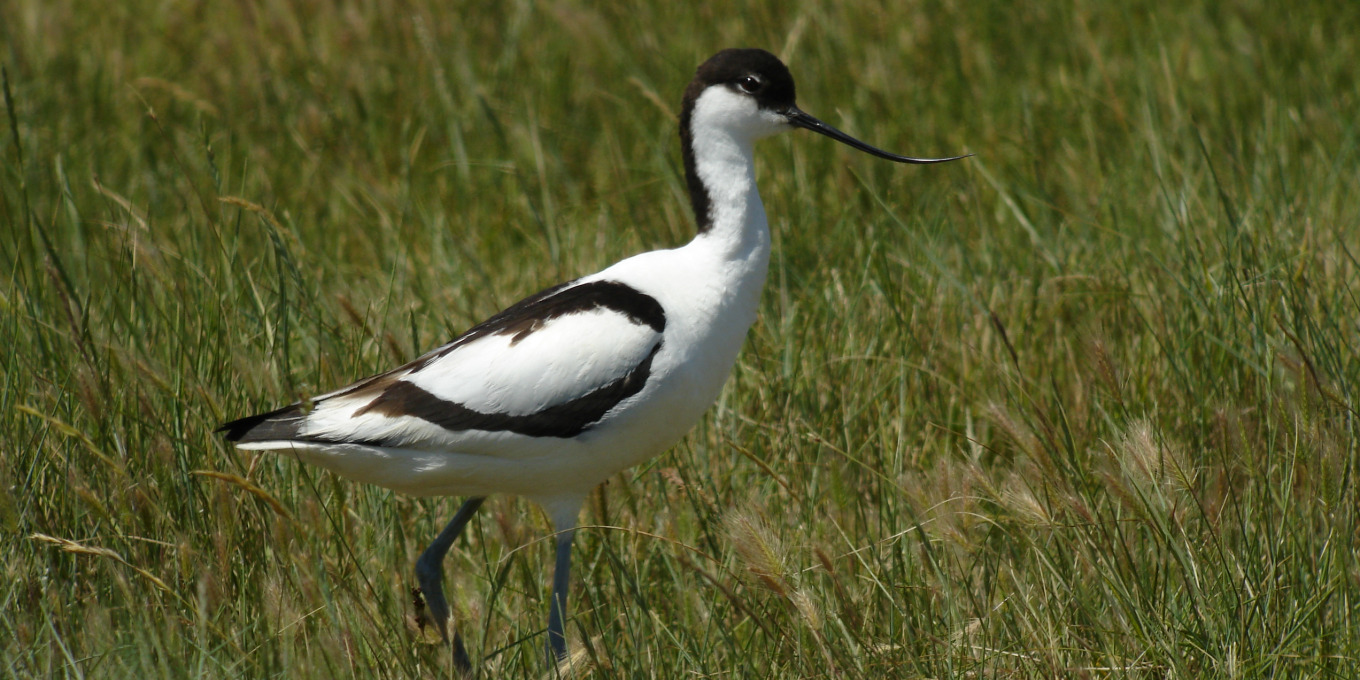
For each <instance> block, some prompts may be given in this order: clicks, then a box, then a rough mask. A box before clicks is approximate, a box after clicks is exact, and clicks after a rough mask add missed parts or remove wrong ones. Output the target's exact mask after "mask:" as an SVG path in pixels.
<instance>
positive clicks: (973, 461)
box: [0, 0, 1360, 680]
mask: <svg viewBox="0 0 1360 680" xmlns="http://www.w3.org/2000/svg"><path fill="white" fill-rule="evenodd" d="M729 46H760V47H765V48H767V49H770V50H771V51H773V52H775V53H776V54H779V55H780V56H781V57H783V58H784V60H785V61H786V62H787V63H788V64H789V65H790V68H791V70H792V71H793V74H794V77H795V78H796V79H797V82H798V86H799V103H800V105H801V106H802V108H804V109H805V110H807V111H808V112H809V113H811V114H813V115H815V116H818V117H820V118H822V119H823V120H825V121H827V122H828V123H830V124H832V125H835V126H836V127H839V128H841V129H843V130H845V131H847V132H849V133H851V134H853V135H855V136H856V137H859V138H861V139H864V140H865V141H867V142H869V143H871V144H874V145H877V146H880V147H883V148H885V149H888V150H891V151H895V152H899V153H906V154H911V155H919V156H944V155H952V154H956V153H963V152H971V153H974V154H976V155H975V156H974V157H973V158H970V159H968V160H967V161H961V162H957V163H951V164H947V165H940V166H929V167H908V166H899V165H895V164H892V163H887V162H883V161H880V160H877V159H873V158H870V157H868V156H865V155H862V154H858V153H856V152H854V151H852V150H850V149H848V148H845V147H843V146H840V145H837V144H835V143H834V142H832V141H831V140H828V139H825V138H823V137H819V136H816V135H812V134H810V133H807V132H805V131H795V132H791V133H788V134H785V135H782V136H780V137H777V138H774V139H771V140H769V141H766V142H764V143H762V145H761V146H759V147H758V149H757V154H758V163H759V169H758V170H759V173H758V174H759V177H760V181H761V185H760V186H761V192H762V196H763V197H764V199H765V204H766V207H767V211H768V213H769V215H770V222H771V227H772V229H773V232H774V255H773V260H772V263H771V272H770V279H769V282H768V285H767V287H766V290H765V296H764V299H763V304H762V310H761V317H760V319H759V321H757V323H756V326H755V327H754V328H753V329H752V332H751V334H750V337H749V339H748V341H747V345H746V347H745V349H744V351H743V354H742V356H741V359H740V360H739V362H738V365H737V368H736V370H735V372H734V375H733V376H732V379H731V380H730V382H729V383H728V385H727V387H726V389H725V391H724V392H723V395H722V397H721V398H720V400H719V402H718V403H717V404H716V405H715V407H714V408H713V409H711V411H710V412H709V414H708V415H707V416H706V417H705V419H704V420H703V421H702V422H701V424H700V425H699V426H698V427H697V428H696V429H695V430H694V431H693V432H692V433H691V434H690V435H688V436H687V437H686V438H685V439H684V440H683V441H682V442H681V443H680V444H679V445H677V446H676V447H675V448H674V449H672V450H671V451H670V452H668V453H666V454H665V455H663V456H661V457H659V458H657V459H655V460H654V461H652V462H651V463H649V464H646V465H643V466H640V467H639V468H636V469H633V470H630V471H628V472H626V473H624V474H622V475H619V476H617V477H616V478H614V479H612V480H610V482H608V483H607V484H605V485H604V486H602V487H601V488H600V489H599V490H598V491H597V492H596V493H595V494H594V495H593V496H592V497H591V499H590V501H589V503H588V505H587V509H586V511H585V512H584V513H583V514H582V517H581V521H582V524H583V526H584V527H585V528H583V529H582V530H581V531H580V532H579V533H578V534H577V537H576V553H575V555H576V558H575V559H576V561H575V567H574V572H573V586H572V597H573V598H574V601H573V603H572V618H571V620H570V621H569V622H568V628H567V629H568V635H569V637H570V638H571V639H572V643H573V649H574V650H575V654H576V657H575V659H574V670H573V671H571V672H572V673H575V674H576V675H578V676H579V677H599V678H614V677H618V678H625V677H626V678H701V677H717V678H885V677H890V678H983V677H986V678H994V677H995V678H1055V677H1086V678H1186V677H1217V678H1279V677H1289V678H1347V677H1356V676H1357V675H1360V557H1358V555H1357V549H1358V548H1360V545H1358V541H1360V493H1358V491H1357V488H1356V487H1357V473H1358V472H1360V420H1358V419H1360V412H1358V411H1357V408H1360V392H1357V390H1360V260H1357V256H1360V146H1358V144H1357V142H1360V125H1358V124H1357V121H1360V116H1357V115H1356V111H1357V110H1360V82H1357V73H1360V69H1357V68H1356V64H1360V5H1357V4H1354V3H1345V2H1333V3H1324V2H1301V3H1277V2H1267V1H1265V0H1243V1H1242V2H1215V1H1213V0H1187V1H1186V2H1181V3H1165V2H1147V1H1144V0H1133V1H1131V2H1121V3H1105V2H1097V1H1095V0H1072V1H1071V2H1068V3H1037V2H1019V3H1009V2H997V1H991V0H986V1H982V2H955V1H951V0H935V1H930V0H924V1H919V2H918V1H914V0H913V1H907V2H895V3H882V4H881V5H880V4H878V3H855V2H831V1H825V0H814V1H812V2H807V3H781V2H772V1H768V0H755V1H753V2H749V3H747V2H742V3H737V4H736V5H730V4H726V3H705V4H698V3H695V4H690V3H671V4H669V5H663V4H660V3H658V4H657V5H656V6H641V5H635V6H630V5H625V4H622V3H621V4H619V5H617V6H612V5H607V4H603V3H587V2H579V1H577V0H561V1H558V2H544V3H534V2H529V1H528V0H515V1H512V2H482V1H474V2H453V3H435V2H429V1H427V0H403V1H400V2H395V3H380V2H373V1H371V0H354V1H351V2H337V1H326V0H264V1H262V2H258V3H221V2H218V3H187V2H151V1H149V0H128V1H126V2H119V3H86V2H75V1H74V0H6V1H5V2H3V3H0V66H3V68H4V113H3V119H2V120H0V341H2V342H0V367H3V370H2V371H0V573H3V578H0V677H5V678H32V677H41V678H48V677H60V678H141V679H142V680H152V679H153V678H167V679H169V678H174V679H179V678H265V677H275V678H337V677H356V678H358V677H364V678H367V677H378V678H414V677H452V676H453V667H452V664H451V663H450V655H449V650H448V649H447V647H446V646H444V645H442V644H440V643H439V639H438V636H437V635H435V634H434V633H433V632H432V631H430V630H428V629H426V630H422V629H421V628H420V627H418V626H417V625H416V623H415V621H416V618H417V614H418V613H419V612H418V609H417V605H416V603H415V598H413V595H412V588H413V587H414V585H415V578H414V575H413V571H412V565H413V564H414V560H415V558H416V556H417V555H418V554H419V553H420V551H421V550H422V549H423V548H424V547H425V545H426V543H427V542H428V541H429V540H431V539H432V538H433V537H434V535H435V534H436V532H437V531H438V529H439V528H440V527H441V526H443V523H444V522H446V521H447V520H448V518H449V517H450V515H451V513H452V512H453V510H454V509H455V508H456V503H457V502H458V499H438V498H435V499H415V498H410V497H405V496H399V495H396V494H394V493H391V492H389V491H385V490H383V489H379V488H374V487H366V486H361V485H357V484H353V483H350V482H348V481H345V480H343V479H340V478H337V477H335V476H333V475H330V474H329V473H325V472H323V471H321V470H318V469H315V468H309V467H306V466H304V465H301V464H299V463H298V462H297V461H296V460H292V459H290V458H288V457H286V456H279V455H253V454H246V453H240V452H236V451H234V450H233V449H231V448H230V447H228V446H227V445H226V444H225V443H224V442H222V441H221V439H220V437H219V436H217V435H215V434H214V432H213V430H214V429H215V428H216V427H217V426H218V425H219V424H220V423H222V422H224V421H225V420H229V419H231V418H234V417H239V416H242V415H246V414H249V413H254V412H257V411H260V410H264V409H268V408H273V407H276V406H280V405H283V404H286V403H288V402H291V401H293V400H295V399H298V398H301V397H305V396H308V395H311V394H315V393H318V392H322V391H326V390H329V389H331V388H334V387H338V386H340V385H343V384H346V383H348V382H350V381H351V380H353V379H356V378H359V377H363V376H365V375H368V374H370V373H372V372H376V371H378V370H382V369H384V368H387V367H390V366H392V365H395V364H396V363H398V362H402V361H405V360H408V359H411V358H414V357H415V356H417V355H419V354H420V353H422V352H423V351H425V350H427V349H430V348H432V347H434V346H436V345H438V344H440V343H442V342H444V341H445V340H447V339H449V338H451V337H453V336H454V335H456V334H457V333H458V332H460V331H461V330H464V329H466V328H467V327H469V326H470V325H471V324H473V323H476V322H477V321H479V320H481V319H483V318H485V317H486V316H488V315H489V314H491V313H493V312H495V311H496V310H498V309H500V308H502V307H504V306H506V305H508V304H510V303H513V302H514V301H515V300H517V299H519V298H520V297H521V296H523V295H526V294H528V293H531V292H533V291H536V290H538V289H540V288H542V287H544V286H547V285H550V284H553V283H557V282H559V281H562V280H566V279H568V278H572V277H574V276H577V275H580V274H583V273H588V272H592V271H595V270H597V269H599V268H601V267H603V266H604V265H606V264H608V263H610V262H613V261H615V260H618V259H620V258H622V257H625V256H627V255H630V254H633V253H636V252H640V251H643V250H649V249H652V248H657V247H670V246H675V245H679V244H682V243H684V242H685V241H686V240H687V239H688V238H690V236H691V235H692V233H693V222H692V219H691V217H690V215H689V212H688V211H689V202H688V200H687V197H686V195H685V191H684V186H685V185H684V180H683V176H682V168H681V164H680V154H679V150H678V138H677V134H676V122H677V120H676V116H677V113H678V108H679V101H680V94H681V91H682V90H683V88H684V86H685V84H686V83H687V82H688V80H689V78H690V77H691V75H692V74H693V69H694V67H695V66H696V65H697V64H698V63H700V62H701V61H702V60H703V59H705V58H706V57H708V56H709V55H710V54H712V53H713V52H715V51H717V50H718V49H720V48H722V47H729ZM548 533H549V528H548V525H547V521H546V519H545V518H544V517H543V515H542V513H541V512H539V510H538V509H537V508H536V507H534V506H533V505H531V504H529V503H526V502H524V501H522V500H520V499H516V498H508V497H493V498H492V499H491V500H489V501H488V503H487V505H486V507H485V508H484V509H483V511H482V513H481V514H480V515H479V517H478V518H477V519H476V520H475V521H474V522H473V523H472V525H471V528H470V531H469V532H468V535H466V536H465V537H464V538H465V540H463V541H462V542H460V544H459V545H458V546H456V547H455V549H454V550H453V551H452V552H451V554H450V556H449V559H448V561H447V562H446V584H447V587H448V588H449V591H450V599H451V603H452V605H453V607H454V609H455V619H456V621H457V622H458V623H457V625H459V626H460V629H461V630H462V633H463V635H464V636H465V638H466V640H467V643H468V647H469V650H470V651H471V652H472V653H473V655H474V657H476V658H479V659H481V663H482V668H483V673H482V675H483V677H524V678H541V677H553V676H554V675H555V672H554V670H552V669H549V668H547V667H546V665H545V664H544V661H543V659H542V658H541V649H542V644H543V629H544V626H545V623H546V621H545V616H546V611H547V591H548V588H549V578H550V565H551V554H552V542H551V540H549V539H548V538H547V537H548Z"/></svg>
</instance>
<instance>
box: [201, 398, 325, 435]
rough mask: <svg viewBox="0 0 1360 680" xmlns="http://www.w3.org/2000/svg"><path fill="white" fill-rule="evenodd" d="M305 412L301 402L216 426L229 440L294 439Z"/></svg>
mask: <svg viewBox="0 0 1360 680" xmlns="http://www.w3.org/2000/svg"><path fill="white" fill-rule="evenodd" d="M305 416H306V412H305V411H304V409H303V405H302V404H290V405H288V406H285V407H283V408H281V409H276V410H273V411H270V412H268V413H259V414H256V415H253V416H246V417H245V418H239V419H237V420H233V421H231V422H229V423H224V424H223V425H222V426H221V427H219V428H217V430H216V431H217V432H221V433H223V435H225V436H226V438H227V441H229V442H238V443H246V442H259V441H269V440H280V439H295V438H297V435H298V429H299V427H300V426H301V424H302V421H303V418H304V417H305Z"/></svg>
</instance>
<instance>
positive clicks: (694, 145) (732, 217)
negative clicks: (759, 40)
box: [687, 87, 778, 278]
mask: <svg viewBox="0 0 1360 680" xmlns="http://www.w3.org/2000/svg"><path fill="white" fill-rule="evenodd" d="M753 113H755V104H754V101H753V100H751V99H750V98H749V97H739V96H737V95H735V94H733V93H731V92H729V91H727V90H725V89H724V88H721V87H713V88H709V89H708V90H706V91H705V92H704V93H703V95H702V96H700V97H699V98H698V99H697V100H696V101H695V103H694V110H693V114H692V116H691V117H690V118H689V121H688V122H689V123H690V126H691V127H690V131H689V132H690V134H689V138H688V140H687V141H688V142H689V143H690V147H691V148H690V149H688V151H689V152H690V153H692V154H693V157H694V173H695V175H697V177H698V180H699V184H700V185H701V186H702V190H703V191H704V192H706V193H707V194H708V201H707V205H708V214H707V215H695V219H696V220H698V221H699V223H700V224H701V225H703V224H705V222H707V225H708V228H707V229H702V230H701V231H700V233H699V235H698V236H697V237H695V239H694V243H695V244H696V245H697V244H699V243H704V245H705V246H706V247H707V248H708V249H711V250H713V251H714V252H715V254H717V255H718V256H719V257H721V258H722V259H724V260H756V261H758V262H759V264H760V269H761V270H762V271H761V273H762V274H763V269H764V263H765V262H766V261H768V258H769V251H770V231H769V226H768V223H767V222H766V219H765V206H764V204H762V203H761V201H760V193H759V192H758V191H757V190H756V172H755V159H754V158H753V156H752V154H753V147H754V145H755V142H756V140H757V139H760V138H761V137H764V136H766V135H769V134H771V133H772V132H776V131H777V129H778V128H777V127H774V126H771V125H770V124H769V122H768V121H766V120H763V117H762V116H759V115H753ZM752 264H756V262H752ZM762 278H763V277H762Z"/></svg>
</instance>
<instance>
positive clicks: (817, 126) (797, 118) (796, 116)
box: [784, 106, 973, 165]
mask: <svg viewBox="0 0 1360 680" xmlns="http://www.w3.org/2000/svg"><path fill="white" fill-rule="evenodd" d="M784 115H785V116H787V117H788V119H789V125H792V126H794V127H800V128H804V129H807V130H812V131H813V132H816V133H818V134H823V135H826V136H827V137H830V138H832V139H834V140H836V141H838V142H840V143H842V144H845V145H846V146H851V147H854V148H856V149H859V150H860V151H863V152H865V153H870V154H873V155H875V156H878V157H879V158H886V159H888V160H890V161H896V162H898V163H913V164H916V165H928V164H930V163H948V162H949V161H956V160H959V159H960V158H967V157H969V156H971V155H973V154H971V153H970V154H964V155H962V156H954V157H952V158H910V157H908V156H899V155H897V154H895V153H888V152H887V151H884V150H883V149H880V148H877V147H873V146H869V145H868V144H865V143H864V142H861V141H859V140H858V139H855V138H854V137H851V136H850V135H847V134H845V133H844V132H841V131H840V130H837V129H836V128H833V127H831V126H830V125H827V124H826V123H823V122H822V121H820V120H817V119H816V118H815V117H813V116H811V115H808V114H807V113H804V112H803V111H802V110H801V109H799V108H797V107H793V106H791V107H789V109H788V110H787V111H785V112H784Z"/></svg>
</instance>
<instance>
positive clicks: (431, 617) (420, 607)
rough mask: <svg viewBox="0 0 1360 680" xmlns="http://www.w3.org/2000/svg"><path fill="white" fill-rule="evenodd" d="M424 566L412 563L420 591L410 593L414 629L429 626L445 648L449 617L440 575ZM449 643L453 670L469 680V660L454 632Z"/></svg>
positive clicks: (460, 637)
mask: <svg viewBox="0 0 1360 680" xmlns="http://www.w3.org/2000/svg"><path fill="white" fill-rule="evenodd" d="M427 566H428V565H425V564H423V563H422V562H417V563H416V577H417V579H418V580H419V581H420V587H418V588H415V589H413V592H412V595H413V599H414V600H415V605H416V625H417V626H419V627H420V629H421V630H424V629H425V626H433V627H434V629H435V630H436V631H438V632H439V637H440V639H442V640H443V641H444V642H445V643H446V644H448V643H450V640H449V627H450V626H449V619H450V618H452V617H451V616H450V615H449V604H448V601H446V600H445V599H444V584H443V580H444V579H443V575H442V574H441V573H440V570H439V568H438V567H437V566H436V567H434V569H433V570H431V569H428V568H427ZM451 642H452V647H453V666H454V668H456V669H457V670H458V674H459V675H460V676H461V677H465V678H466V677H472V660H471V659H470V658H469V657H468V653H467V648H466V647H464V646H463V636H462V635H460V634H459V633H458V631H457V630H455V631H453V640H452V641H451Z"/></svg>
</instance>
